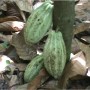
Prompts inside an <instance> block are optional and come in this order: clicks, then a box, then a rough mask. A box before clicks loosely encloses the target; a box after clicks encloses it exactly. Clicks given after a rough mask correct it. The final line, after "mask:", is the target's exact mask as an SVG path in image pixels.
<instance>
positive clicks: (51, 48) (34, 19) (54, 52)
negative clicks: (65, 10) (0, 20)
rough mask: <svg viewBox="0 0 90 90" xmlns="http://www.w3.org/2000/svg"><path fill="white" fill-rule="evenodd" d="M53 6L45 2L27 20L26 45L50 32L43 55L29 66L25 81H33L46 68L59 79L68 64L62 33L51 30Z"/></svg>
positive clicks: (37, 57) (37, 40)
mask: <svg viewBox="0 0 90 90" xmlns="http://www.w3.org/2000/svg"><path fill="white" fill-rule="evenodd" d="M52 12H53V5H52V3H51V2H48V1H46V2H44V3H43V4H42V5H41V6H39V7H38V8H37V9H35V10H34V11H33V12H32V14H31V15H30V17H29V18H28V20H27V23H26V26H25V30H24V38H25V42H26V44H28V45H29V44H31V43H32V44H35V43H37V42H39V41H40V40H41V39H42V38H43V37H44V36H45V35H46V33H47V32H48V38H47V40H46V42H45V45H44V49H43V53H42V55H38V56H36V57H35V58H33V59H32V60H31V62H30V63H29V64H28V65H27V67H26V70H25V73H24V80H25V82H30V81H32V80H33V79H34V78H35V77H36V76H37V75H38V74H39V72H40V70H41V69H42V68H43V67H45V68H46V70H47V72H48V73H49V74H50V75H51V76H52V77H54V78H55V79H58V78H59V77H60V76H61V75H62V72H63V70H64V67H65V64H66V48H65V43H64V40H63V36H62V33H61V32H60V31H54V30H49V29H50V27H51V25H52Z"/></svg>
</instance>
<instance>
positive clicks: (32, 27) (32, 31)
mask: <svg viewBox="0 0 90 90" xmlns="http://www.w3.org/2000/svg"><path fill="white" fill-rule="evenodd" d="M52 11H53V5H52V4H51V3H50V2H44V3H43V4H42V5H41V6H39V7H38V8H36V9H35V10H34V11H33V12H32V13H31V15H30V17H29V18H28V20H27V23H26V26H25V30H24V38H25V42H26V43H27V44H29V43H37V42H39V41H40V40H41V39H42V38H43V37H44V36H45V34H46V32H47V31H48V30H49V28H50V26H51V24H52Z"/></svg>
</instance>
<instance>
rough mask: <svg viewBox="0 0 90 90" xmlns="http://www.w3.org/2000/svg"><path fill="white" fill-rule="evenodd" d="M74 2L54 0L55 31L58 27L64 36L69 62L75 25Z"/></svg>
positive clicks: (71, 0) (70, 0)
mask: <svg viewBox="0 0 90 90" xmlns="http://www.w3.org/2000/svg"><path fill="white" fill-rule="evenodd" d="M74 6H75V2H74V0H58V1H57V0H56V1H55V0H54V15H53V29H54V30H56V28H57V26H58V27H59V30H60V31H61V32H62V34H63V38H64V41H65V45H66V50H67V61H69V60H70V53H71V43H72V36H73V24H74V17H75V11H74Z"/></svg>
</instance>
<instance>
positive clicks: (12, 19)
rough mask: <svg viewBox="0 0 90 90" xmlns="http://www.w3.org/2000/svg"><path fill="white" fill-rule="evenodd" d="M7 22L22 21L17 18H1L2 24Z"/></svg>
mask: <svg viewBox="0 0 90 90" xmlns="http://www.w3.org/2000/svg"><path fill="white" fill-rule="evenodd" d="M6 21H20V19H19V18H18V17H16V16H7V17H4V18H0V23H2V22H6Z"/></svg>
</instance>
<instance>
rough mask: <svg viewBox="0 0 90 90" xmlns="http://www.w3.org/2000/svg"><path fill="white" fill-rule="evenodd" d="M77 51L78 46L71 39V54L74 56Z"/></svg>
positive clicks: (78, 49)
mask: <svg viewBox="0 0 90 90" xmlns="http://www.w3.org/2000/svg"><path fill="white" fill-rule="evenodd" d="M79 51H80V48H79V47H78V44H77V42H76V40H75V39H74V38H73V39H72V45H71V52H72V53H73V54H76V53H78V52H79Z"/></svg>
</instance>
